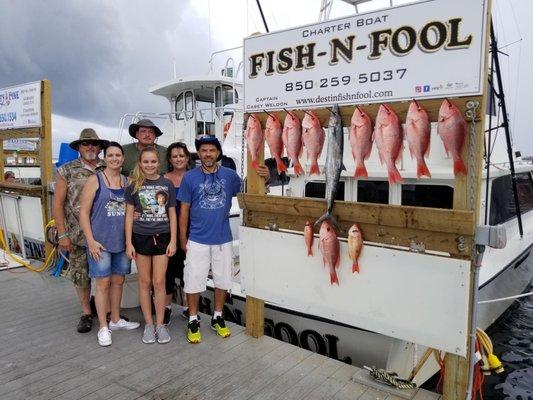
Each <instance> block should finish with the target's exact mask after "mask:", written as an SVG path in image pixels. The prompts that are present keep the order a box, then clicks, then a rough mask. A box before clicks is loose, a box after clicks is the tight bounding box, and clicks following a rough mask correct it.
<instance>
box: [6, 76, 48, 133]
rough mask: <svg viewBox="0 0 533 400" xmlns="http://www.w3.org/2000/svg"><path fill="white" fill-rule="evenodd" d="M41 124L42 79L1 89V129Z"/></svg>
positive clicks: (30, 126) (32, 126) (38, 125)
mask: <svg viewBox="0 0 533 400" xmlns="http://www.w3.org/2000/svg"><path fill="white" fill-rule="evenodd" d="M41 124H42V122H41V82H40V81H39V82H32V83H26V84H24V85H18V86H11V87H7V88H3V89H0V130H2V129H21V128H34V127H40V126H41Z"/></svg>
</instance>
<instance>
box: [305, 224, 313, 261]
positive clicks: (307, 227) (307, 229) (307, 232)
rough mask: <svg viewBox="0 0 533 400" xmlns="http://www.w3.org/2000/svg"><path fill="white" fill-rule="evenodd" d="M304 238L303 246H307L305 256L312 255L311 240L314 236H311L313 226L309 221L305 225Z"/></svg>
mask: <svg viewBox="0 0 533 400" xmlns="http://www.w3.org/2000/svg"><path fill="white" fill-rule="evenodd" d="M304 238H305V244H306V245H307V256H308V257H309V256H312V255H313V240H314V239H315V236H314V235H313V224H312V223H311V222H310V221H307V222H306V223H305V228H304Z"/></svg>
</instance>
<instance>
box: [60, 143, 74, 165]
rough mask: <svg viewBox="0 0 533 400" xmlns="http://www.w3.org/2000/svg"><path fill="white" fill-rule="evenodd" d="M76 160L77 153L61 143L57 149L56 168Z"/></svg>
mask: <svg viewBox="0 0 533 400" xmlns="http://www.w3.org/2000/svg"><path fill="white" fill-rule="evenodd" d="M76 158H78V152H77V151H76V150H74V149H73V148H71V147H70V146H69V144H68V143H61V146H60V147H59V158H58V159H57V162H56V167H57V168H59V167H61V166H62V165H63V164H66V163H68V162H69V161H72V160H75V159H76Z"/></svg>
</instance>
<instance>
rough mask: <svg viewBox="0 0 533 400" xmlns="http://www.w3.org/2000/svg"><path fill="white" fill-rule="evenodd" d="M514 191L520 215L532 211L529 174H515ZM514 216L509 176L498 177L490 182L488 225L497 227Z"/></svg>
mask: <svg viewBox="0 0 533 400" xmlns="http://www.w3.org/2000/svg"><path fill="white" fill-rule="evenodd" d="M516 189H517V192H518V202H519V204H520V213H521V214H525V213H527V212H528V211H530V210H533V181H532V179H531V174H530V173H529V172H523V173H519V174H516ZM515 216H516V208H515V202H514V195H513V186H512V182H511V175H505V176H500V177H499V178H496V179H494V181H493V182H492V191H491V196H490V224H491V225H497V224H501V223H503V222H505V221H508V220H510V219H511V218H514V217H515Z"/></svg>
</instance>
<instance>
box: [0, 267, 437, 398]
mask: <svg viewBox="0 0 533 400" xmlns="http://www.w3.org/2000/svg"><path fill="white" fill-rule="evenodd" d="M24 271H25V270H24V269H22V268H20V269H16V270H9V271H2V272H0V337H1V342H0V343H1V345H0V399H3V400H8V399H42V400H44V399H105V400H111V399H113V400H117V399H128V400H130V399H153V400H155V399H216V400H222V399H257V400H266V399H350V400H355V399H360V400H370V399H375V400H385V399H387V400H400V399H413V398H414V399H415V400H433V399H435V400H438V399H440V396H439V395H437V394H435V393H431V392H428V391H424V390H419V391H415V390H413V391H398V390H395V389H391V388H389V387H387V386H384V385H381V384H379V383H376V382H374V381H372V380H370V378H368V373H367V372H366V371H365V370H362V369H359V368H356V367H353V366H351V365H347V364H344V363H342V362H340V361H336V360H333V359H330V358H327V357H324V356H321V355H318V354H315V353H312V352H310V351H307V350H304V349H301V348H298V347H296V346H292V345H290V344H287V343H285V342H282V341H279V340H276V339H273V338H270V337H261V338H260V339H254V338H252V337H250V336H248V335H246V334H245V333H244V329H243V328H242V327H241V326H238V325H234V324H231V328H232V332H233V333H232V336H231V337H230V338H228V339H221V338H218V337H216V335H215V334H214V332H212V331H211V330H210V329H209V327H208V321H209V319H208V318H209V317H208V316H205V318H204V319H203V321H205V322H203V326H202V334H203V341H202V343H201V344H199V345H190V344H188V343H187V341H186V339H185V328H186V323H185V321H183V320H181V319H179V318H176V317H173V319H172V324H171V326H170V334H171V337H172V341H171V342H170V343H168V344H165V345H160V344H157V343H155V344H152V345H146V344H143V343H142V342H141V335H142V331H141V329H137V330H134V331H128V332H126V331H120V332H115V333H114V334H113V345H112V346H111V347H107V348H102V347H100V346H98V343H97V339H96V332H97V329H98V327H97V325H98V324H97V322H96V320H95V325H94V327H93V331H91V332H90V333H87V334H80V333H77V332H76V324H77V322H78V315H79V313H80V309H79V306H78V302H77V299H76V295H75V291H74V289H73V287H72V285H71V283H70V282H68V281H67V280H66V279H63V278H53V277H50V276H48V275H46V274H36V273H31V272H24ZM124 314H126V315H128V316H129V317H131V318H137V320H138V318H139V310H137V309H131V310H125V312H124Z"/></svg>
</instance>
